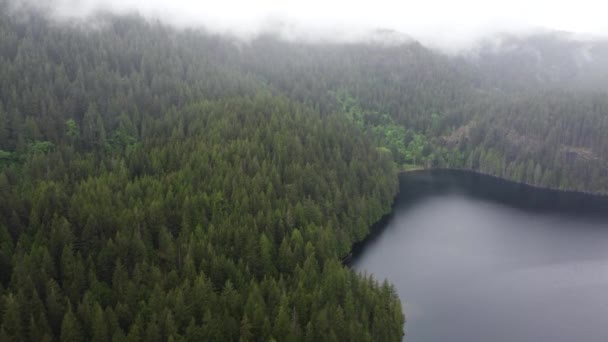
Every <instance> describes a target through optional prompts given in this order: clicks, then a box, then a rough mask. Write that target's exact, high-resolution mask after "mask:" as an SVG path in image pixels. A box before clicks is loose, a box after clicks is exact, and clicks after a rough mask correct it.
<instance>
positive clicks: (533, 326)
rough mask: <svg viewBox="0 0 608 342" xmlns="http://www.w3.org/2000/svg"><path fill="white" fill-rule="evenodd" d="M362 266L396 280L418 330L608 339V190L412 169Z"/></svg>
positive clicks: (421, 334) (357, 262) (464, 336)
mask: <svg viewBox="0 0 608 342" xmlns="http://www.w3.org/2000/svg"><path fill="white" fill-rule="evenodd" d="M352 266H353V267H354V268H355V269H357V270H360V271H367V272H368V273H373V274H374V275H375V276H376V278H380V279H383V278H388V279H389V280H390V281H391V282H392V283H393V284H395V287H396V288H397V291H398V292H399V295H400V297H401V301H402V303H403V306H404V310H405V313H406V317H407V323H406V326H405V332H406V340H408V341H414V342H417V341H423V342H424V341H463V342H464V341H467V342H471V341H505V342H506V341H509V342H511V341H568V342H570V341H608V201H607V200H606V199H605V198H601V197H596V196H589V195H581V194H573V193H561V192H555V191H545V190H539V189H534V188H531V187H527V186H522V185H519V184H515V183H510V182H505V181H502V180H498V179H496V178H492V177H487V176H481V175H477V174H473V173H468V172H462V171H425V172H415V173H407V174H403V175H402V177H401V194H400V197H399V199H398V202H397V205H396V206H395V210H394V213H393V215H392V217H391V218H390V219H389V220H388V222H387V223H386V224H385V225H384V227H382V228H381V230H380V232H379V234H377V236H376V237H375V238H373V239H370V241H367V242H365V243H364V244H363V245H362V246H359V248H358V249H357V250H356V252H355V257H354V259H353V261H352Z"/></svg>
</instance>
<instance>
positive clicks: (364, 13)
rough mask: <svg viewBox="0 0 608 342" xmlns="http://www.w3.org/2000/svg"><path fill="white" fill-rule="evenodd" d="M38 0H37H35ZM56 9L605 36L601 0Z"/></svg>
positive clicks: (204, 21)
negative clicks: (547, 30) (559, 32)
mask: <svg viewBox="0 0 608 342" xmlns="http://www.w3.org/2000/svg"><path fill="white" fill-rule="evenodd" d="M42 1H45V0H42ZM47 1H57V4H56V5H55V6H54V7H55V9H56V12H57V13H58V14H61V15H63V16H82V15H84V14H89V13H91V12H92V11H94V10H97V9H100V8H101V9H106V10H107V9H109V10H111V11H113V12H120V13H124V12H129V11H138V12H140V13H142V14H144V15H145V16H151V17H158V18H160V19H162V20H163V21H166V22H169V23H172V24H176V25H180V26H204V27H207V28H208V29H211V30H214V31H221V32H231V33H235V34H239V35H251V34H255V33H257V32H259V31H260V30H263V29H266V28H268V27H269V25H271V23H276V22H284V23H289V24H290V25H292V26H293V27H296V28H297V29H296V30H297V31H299V32H300V33H306V34H308V35H309V36H311V37H323V38H326V39H332V37H334V38H335V37H338V38H340V36H348V35H353V34H359V33H361V32H364V31H366V30H371V29H376V28H386V29H394V30H397V31H400V32H403V33H406V34H408V35H410V36H412V37H414V38H416V39H418V40H420V41H422V42H423V43H425V44H427V45H436V46H437V45H439V46H442V45H443V46H445V45H456V46H458V45H466V44H468V43H470V42H472V41H474V40H476V39H478V38H480V37H483V36H486V35H489V34H493V33H496V32H526V31H529V30H531V29H539V28H540V29H556V30H564V31H570V32H575V33H585V34H594V35H608V12H607V10H608V5H604V4H602V3H603V2H604V1H603V0H578V1H563V0H503V1H495V0H485V1H484V0H455V1H449V0H417V1H392V0H368V1H358V0H334V1H332V0H307V1H289V0H249V1H248V0H214V1H204V0H202V1H201V0H47Z"/></svg>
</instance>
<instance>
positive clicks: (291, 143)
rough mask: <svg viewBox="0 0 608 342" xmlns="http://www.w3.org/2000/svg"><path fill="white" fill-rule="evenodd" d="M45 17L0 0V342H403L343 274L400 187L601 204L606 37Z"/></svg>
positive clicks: (359, 279)
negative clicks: (435, 35)
mask: <svg viewBox="0 0 608 342" xmlns="http://www.w3.org/2000/svg"><path fill="white" fill-rule="evenodd" d="M24 4H25V5H24ZM30 5H31V3H30ZM30 5H27V2H20V3H19V6H17V3H16V2H11V1H0V313H1V315H0V340H2V341H26V340H27V341H30V340H31V341H90V340H91V341H93V340H94V341H110V340H111V341H123V340H124V341H162V340H173V341H178V340H188V341H190V340H191V341H201V340H208V341H272V340H275V341H334V340H335V341H399V340H401V338H402V336H403V323H404V320H405V316H404V314H403V311H402V307H401V304H400V300H399V298H398V297H397V295H396V292H395V290H394V288H393V287H392V285H390V283H389V282H387V281H384V282H382V281H381V280H378V279H374V278H373V277H372V276H369V275H365V274H356V273H355V272H354V271H352V270H350V269H348V268H347V267H345V266H343V264H342V260H343V259H344V258H345V257H347V256H348V254H349V251H350V250H351V247H352V245H353V243H355V242H358V241H361V240H363V239H364V238H365V237H366V236H367V235H368V233H369V229H370V227H371V226H372V225H373V224H374V223H375V222H377V221H378V220H379V219H380V218H381V217H382V216H383V215H385V214H387V213H388V212H389V211H390V209H391V204H392V200H393V198H394V196H395V194H396V192H397V189H398V182H397V173H398V172H399V171H402V170H408V169H412V168H463V169H470V170H475V171H480V172H483V173H488V174H492V175H496V176H500V177H503V178H507V179H510V180H515V181H519V182H524V183H529V184H532V185H537V186H543V187H549V188H556V189H564V190H578V191H585V192H594V193H604V194H605V193H608V168H607V166H608V134H606V132H607V131H608V115H607V114H608V94H607V92H608V40H604V39H602V38H601V37H593V38H589V37H586V36H581V35H580V34H574V33H567V32H562V31H553V30H540V31H534V32H527V33H526V34H519V33H503V34H498V33H497V34H492V35H489V36H487V37H485V38H483V39H480V40H476V43H475V44H472V45H469V46H467V48H466V49H460V50H459V51H458V53H454V51H453V50H450V51H449V52H446V51H445V50H442V49H439V48H437V46H432V45H433V44H430V45H431V46H432V47H428V46H429V44H426V43H424V42H423V43H421V42H419V41H418V40H416V38H415V37H414V36H410V35H408V34H402V33H399V31H396V30H388V29H387V30H384V29H382V30H369V31H365V30H363V28H361V30H359V31H357V32H359V33H357V36H356V39H354V38H352V39H351V38H349V39H340V40H336V39H301V37H295V36H293V35H292V36H290V35H289V34H287V35H286V33H285V32H290V31H289V30H287V31H285V30H284V29H275V28H272V27H271V29H265V30H262V31H261V32H258V33H257V34H255V35H250V36H248V37H247V39H244V38H243V37H241V36H239V35H235V34H233V33H226V32H220V31H221V30H211V29H205V28H194V27H176V26H174V25H170V24H168V23H165V22H164V21H159V20H154V19H150V18H149V17H146V16H141V15H139V14H134V13H131V11H127V10H122V11H119V12H120V13H118V14H117V13H113V12H103V13H97V14H93V15H91V16H86V19H82V18H80V19H79V18H75V17H73V16H71V15H68V14H69V13H68V14H65V13H64V15H63V16H57V15H56V13H55V15H47V14H48V13H49V12H48V11H45V10H44V9H45V7H44V6H42V7H40V6H30ZM48 6H51V7H52V6H53V3H52V2H49V4H48ZM46 8H47V9H48V8H49V7H46ZM51 12H52V11H51ZM287 26H289V25H287ZM296 36H297V35H296ZM309 38H310V36H309ZM406 314H407V313H406Z"/></svg>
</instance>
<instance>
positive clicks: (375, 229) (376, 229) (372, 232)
mask: <svg viewBox="0 0 608 342" xmlns="http://www.w3.org/2000/svg"><path fill="white" fill-rule="evenodd" d="M433 171H456V172H468V173H473V174H477V175H481V176H486V177H491V178H494V179H497V180H500V181H504V182H510V183H514V184H517V185H520V186H525V187H528V188H532V189H536V190H542V191H552V192H559V193H563V194H579V195H586V196H593V197H600V198H604V199H608V194H606V193H601V192H591V191H583V190H564V189H559V188H554V187H547V186H539V185H534V184H530V183H526V182H519V181H515V180H512V179H509V178H505V177H500V176H496V175H493V174H490V173H486V172H482V171H478V170H473V169H467V168H449V167H438V168H425V167H422V166H420V167H415V168H411V169H407V170H399V171H397V177H400V175H402V174H408V173H422V172H433ZM399 194H400V189H397V192H396V193H395V196H394V198H393V203H392V204H391V210H390V211H389V212H388V213H386V214H384V215H383V216H382V217H381V218H380V219H378V220H377V221H376V222H375V223H374V224H372V225H371V226H370V228H369V233H368V234H367V235H366V236H365V238H363V239H362V240H360V241H356V242H354V243H353V244H352V246H351V249H350V252H349V253H348V254H347V255H346V256H344V257H342V258H341V259H340V261H341V263H342V265H343V266H346V267H348V268H351V262H352V258H353V256H354V255H355V254H356V252H357V251H358V249H360V248H361V247H362V246H364V245H365V244H367V243H368V242H370V241H371V240H373V239H375V238H377V237H378V236H379V234H380V233H381V231H380V228H382V227H383V226H384V225H385V224H386V222H387V221H388V220H389V219H390V218H391V217H392V216H393V214H394V209H395V205H396V203H397V198H398V197H399Z"/></svg>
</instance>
